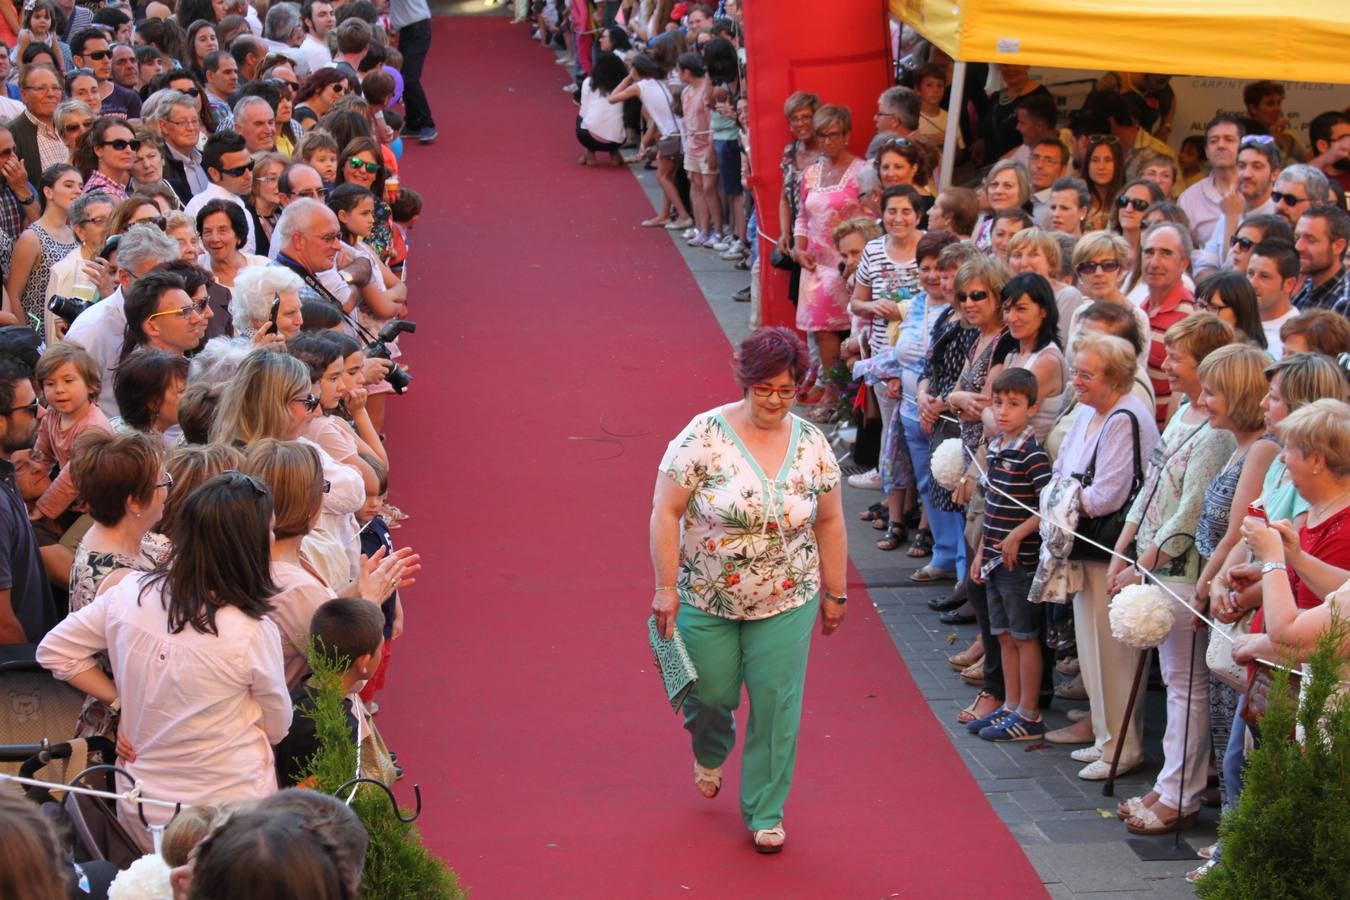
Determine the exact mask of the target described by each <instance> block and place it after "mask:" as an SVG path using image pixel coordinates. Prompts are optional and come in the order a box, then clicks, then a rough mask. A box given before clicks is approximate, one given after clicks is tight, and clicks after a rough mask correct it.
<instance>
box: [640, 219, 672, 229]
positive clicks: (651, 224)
mask: <svg viewBox="0 0 1350 900" xmlns="http://www.w3.org/2000/svg"><path fill="white" fill-rule="evenodd" d="M669 224H670V220H669V219H667V218H666V217H665V216H656V217H654V218H651V219H646V220H645V221H643V223H642V227H643V228H665V227H666V226H667V225H669Z"/></svg>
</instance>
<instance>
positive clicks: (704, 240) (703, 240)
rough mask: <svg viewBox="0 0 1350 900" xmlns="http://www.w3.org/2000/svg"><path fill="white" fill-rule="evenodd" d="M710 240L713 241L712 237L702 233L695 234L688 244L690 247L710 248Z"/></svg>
mask: <svg viewBox="0 0 1350 900" xmlns="http://www.w3.org/2000/svg"><path fill="white" fill-rule="evenodd" d="M710 240H712V238H711V236H710V235H706V234H703V233H702V232H699V233H697V234H695V235H694V236H693V237H692V238H690V239H689V241H688V243H689V246H690V247H706V246H708V241H710Z"/></svg>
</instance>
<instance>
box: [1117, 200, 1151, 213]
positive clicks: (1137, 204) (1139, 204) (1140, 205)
mask: <svg viewBox="0 0 1350 900" xmlns="http://www.w3.org/2000/svg"><path fill="white" fill-rule="evenodd" d="M1127 206H1128V207H1129V208H1130V209H1132V210H1134V211H1135V212H1143V211H1144V210H1146V209H1148V207H1149V202H1148V201H1147V200H1140V199H1138V198H1137V197H1117V198H1116V209H1124V208H1125V207H1127Z"/></svg>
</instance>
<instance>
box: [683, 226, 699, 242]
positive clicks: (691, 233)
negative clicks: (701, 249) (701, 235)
mask: <svg viewBox="0 0 1350 900" xmlns="http://www.w3.org/2000/svg"><path fill="white" fill-rule="evenodd" d="M697 234H698V229H697V228H694V227H692V226H691V227H689V228H686V229H685V230H684V231H682V232H680V237H682V238H684V239H685V240H686V241H692V240H693V239H694V237H695V236H696V235H697Z"/></svg>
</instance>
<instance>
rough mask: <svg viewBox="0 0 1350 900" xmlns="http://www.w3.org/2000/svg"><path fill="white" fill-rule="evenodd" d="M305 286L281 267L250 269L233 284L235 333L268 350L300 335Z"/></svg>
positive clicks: (231, 307) (232, 307) (232, 304)
mask: <svg viewBox="0 0 1350 900" xmlns="http://www.w3.org/2000/svg"><path fill="white" fill-rule="evenodd" d="M302 287H304V282H302V281H301V280H300V277H299V276H298V275H296V274H295V273H294V272H292V271H291V270H290V269H287V268H284V267H282V266H249V267H248V268H246V269H244V270H243V271H242V272H240V273H239V275H238V276H237V277H236V278H235V280H234V296H232V297H231V298H230V318H231V320H233V322H234V333H235V334H236V335H238V336H240V337H246V338H251V339H252V341H253V343H254V344H256V345H259V346H271V345H272V344H274V343H276V342H282V343H284V342H285V341H287V340H289V339H290V338H292V337H294V336H295V335H297V334H299V333H300V326H301V325H302V324H303V319H302V318H301V316H300V289H301V288H302Z"/></svg>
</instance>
